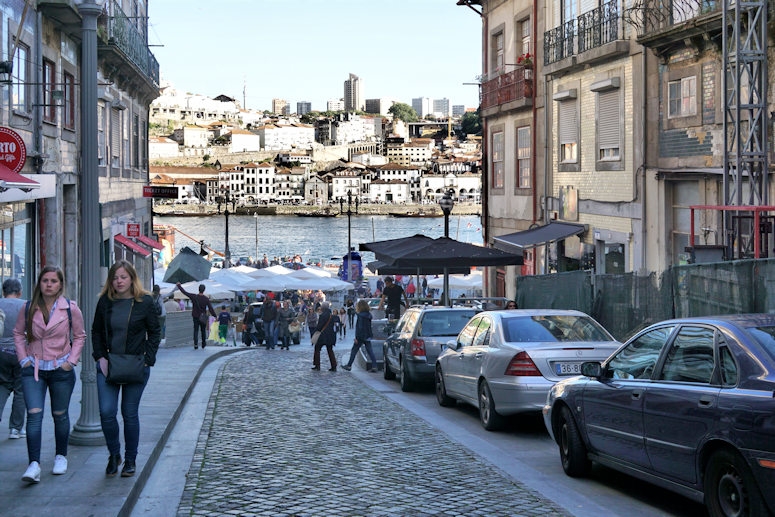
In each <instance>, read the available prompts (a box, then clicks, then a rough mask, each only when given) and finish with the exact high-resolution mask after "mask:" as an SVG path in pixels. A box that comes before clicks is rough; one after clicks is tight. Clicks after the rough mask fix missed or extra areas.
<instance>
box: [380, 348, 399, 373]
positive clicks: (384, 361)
mask: <svg viewBox="0 0 775 517" xmlns="http://www.w3.org/2000/svg"><path fill="white" fill-rule="evenodd" d="M382 377H384V378H385V380H386V381H392V380H393V379H395V378H396V374H395V373H393V370H391V369H390V361H388V354H387V347H383V348H382Z"/></svg>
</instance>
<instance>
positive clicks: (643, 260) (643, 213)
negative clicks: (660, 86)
mask: <svg viewBox="0 0 775 517" xmlns="http://www.w3.org/2000/svg"><path fill="white" fill-rule="evenodd" d="M641 62H642V67H641V68H642V73H643V90H642V91H643V95H644V98H643V99H642V102H641V111H642V113H641V121H640V125H641V131H642V133H641V136H642V138H641V145H642V151H641V152H642V153H643V155H642V156H641V166H640V167H639V168H638V170H640V179H637V178H636V180H635V181H636V182H637V181H640V231H641V240H640V243H641V245H640V271H644V272H645V271H646V259H647V257H646V238H647V237H648V235H647V234H648V226H647V225H646V212H647V210H646V156H647V155H646V153H647V152H648V145H647V140H648V139H647V137H646V135H647V133H646V130H647V128H646V116H647V115H648V111H647V109H646V105H647V104H648V102H647V101H646V98H645V96H646V95H647V93H646V92H648V84H647V83H648V80H647V78H648V74H647V73H646V67H647V66H648V59H647V58H646V49H645V47H641ZM636 174H637V173H636Z"/></svg>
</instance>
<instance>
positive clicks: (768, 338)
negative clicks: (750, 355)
mask: <svg viewBox="0 0 775 517" xmlns="http://www.w3.org/2000/svg"><path fill="white" fill-rule="evenodd" d="M747 330H748V332H750V333H751V335H752V336H753V337H754V339H755V340H756V342H757V343H759V344H760V345H761V346H762V348H764V349H765V350H766V351H767V353H768V354H770V357H772V358H773V359H775V327H750V328H748V329H747Z"/></svg>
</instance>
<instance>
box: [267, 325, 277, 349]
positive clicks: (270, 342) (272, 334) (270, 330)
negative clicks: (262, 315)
mask: <svg viewBox="0 0 775 517" xmlns="http://www.w3.org/2000/svg"><path fill="white" fill-rule="evenodd" d="M277 330H278V329H277V322H275V320H272V321H265V322H264V333H265V335H266V341H265V342H266V348H267V350H268V349H270V348H274V347H275V346H277Z"/></svg>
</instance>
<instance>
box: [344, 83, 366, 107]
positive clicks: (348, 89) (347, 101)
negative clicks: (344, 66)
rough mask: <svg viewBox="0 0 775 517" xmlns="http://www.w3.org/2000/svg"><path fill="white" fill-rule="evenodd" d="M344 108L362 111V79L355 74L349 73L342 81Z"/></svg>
mask: <svg viewBox="0 0 775 517" xmlns="http://www.w3.org/2000/svg"><path fill="white" fill-rule="evenodd" d="M343 98H344V110H345V111H363V109H364V107H365V106H364V103H363V80H362V79H361V78H360V77H358V76H357V75H355V74H350V76H349V77H348V78H347V80H346V81H345V82H344V97H343Z"/></svg>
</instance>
